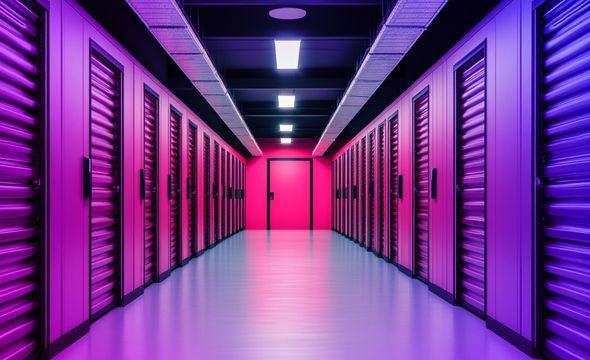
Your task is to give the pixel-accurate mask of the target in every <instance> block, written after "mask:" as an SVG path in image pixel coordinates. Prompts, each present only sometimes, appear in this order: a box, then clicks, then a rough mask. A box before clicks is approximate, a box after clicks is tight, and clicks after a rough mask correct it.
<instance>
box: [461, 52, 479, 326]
mask: <svg viewBox="0 0 590 360" xmlns="http://www.w3.org/2000/svg"><path fill="white" fill-rule="evenodd" d="M485 67H486V61H485V51H484V50H483V49H482V50H481V51H479V52H477V54H475V55H474V56H473V57H472V58H470V59H469V60H467V62H466V63H465V64H463V65H461V66H460V67H459V68H458V69H457V72H456V82H457V85H456V86H457V87H456V92H455V94H456V96H457V100H456V101H457V105H456V114H457V130H456V131H457V134H456V137H455V138H456V141H457V145H456V146H457V172H456V174H457V180H456V192H457V194H456V204H457V215H456V218H457V227H456V229H457V235H456V236H457V237H456V239H457V296H458V298H459V302H460V303H462V304H463V305H464V306H465V307H466V308H467V309H469V310H471V311H473V312H475V313H476V314H478V315H480V316H483V315H484V314H485V283H486V282H485V264H486V263H485V245H486V243H485V238H486V236H485V225H486V223H485V209H486V207H485V195H486V191H485V186H486V181H485V180H486V174H485V165H486V162H485V157H486V152H485V145H486V143H485V126H486V123H485V122H486V118H485V115H486V114H485V110H486V103H485V101H486V69H485Z"/></svg>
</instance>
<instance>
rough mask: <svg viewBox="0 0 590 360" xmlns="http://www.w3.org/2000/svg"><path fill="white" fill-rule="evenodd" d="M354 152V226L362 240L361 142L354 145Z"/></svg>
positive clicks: (358, 239)
mask: <svg viewBox="0 0 590 360" xmlns="http://www.w3.org/2000/svg"><path fill="white" fill-rule="evenodd" d="M354 152H355V156H354V164H355V165H354V177H355V205H354V211H355V213H354V215H355V217H354V228H355V233H354V238H355V240H356V241H360V226H359V225H360V224H359V218H360V214H359V212H360V191H359V187H360V177H359V174H360V170H359V168H360V160H359V143H358V142H357V143H356V145H355V146H354Z"/></svg>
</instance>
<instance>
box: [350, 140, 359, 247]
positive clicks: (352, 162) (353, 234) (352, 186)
mask: <svg viewBox="0 0 590 360" xmlns="http://www.w3.org/2000/svg"><path fill="white" fill-rule="evenodd" d="M355 159H356V153H355V150H354V145H353V146H352V147H351V149H350V179H351V183H350V227H351V228H350V237H351V238H353V239H355V240H356V222H355V216H356V203H357V199H358V196H357V195H358V194H357V193H356V191H357V185H356V176H355V175H356V173H355Z"/></svg>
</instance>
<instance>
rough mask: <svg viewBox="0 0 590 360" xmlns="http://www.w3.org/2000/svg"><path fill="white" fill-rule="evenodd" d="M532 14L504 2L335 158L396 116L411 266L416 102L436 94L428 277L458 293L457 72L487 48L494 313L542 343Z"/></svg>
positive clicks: (490, 307) (405, 255)
mask: <svg viewBox="0 0 590 360" xmlns="http://www.w3.org/2000/svg"><path fill="white" fill-rule="evenodd" d="M532 14H533V12H532V4H531V1H530V0H511V1H503V2H501V3H500V4H499V5H498V6H497V7H496V8H495V9H494V10H493V11H492V12H491V13H490V14H489V15H488V16H487V17H486V18H485V19H484V20H483V21H481V23H480V24H478V25H477V26H476V27H475V28H474V29H473V30H472V31H470V32H469V33H468V34H467V35H466V36H465V37H464V38H463V39H462V40H461V41H460V42H459V43H458V44H456V45H455V46H454V47H453V48H452V49H451V50H450V51H449V52H448V53H447V54H445V56H444V57H443V58H441V59H440V60H439V61H438V62H437V63H436V64H435V65H434V66H433V67H432V68H430V69H429V70H428V71H427V72H426V73H425V74H424V75H423V76H422V77H421V78H420V79H419V80H417V81H416V82H415V83H414V84H413V85H412V86H411V87H410V88H408V89H407V90H406V91H405V92H404V93H403V94H402V95H401V96H399V97H398V98H397V99H396V100H395V101H394V102H393V103H392V104H391V105H389V106H388V107H387V108H386V109H385V110H384V111H383V112H382V113H381V114H380V115H379V116H377V117H376V118H375V119H374V120H373V121H372V122H371V124H369V125H368V126H367V127H366V128H365V129H364V130H363V131H361V132H360V133H359V134H358V135H357V136H356V137H355V138H354V139H352V140H351V141H350V142H349V143H348V144H347V145H345V146H344V147H343V148H342V149H340V150H339V151H338V153H337V154H335V155H334V157H333V159H336V158H338V157H339V156H341V155H342V154H343V153H344V152H345V151H346V150H347V149H348V148H349V147H350V146H351V145H353V144H355V143H357V142H358V141H360V139H361V138H362V137H363V136H366V135H367V134H368V133H369V132H370V131H372V130H374V129H376V128H377V126H378V125H379V124H381V123H382V122H383V121H386V120H387V119H389V118H390V117H391V116H392V115H393V114H394V113H396V112H398V114H399V129H400V140H399V144H400V148H399V152H400V153H399V156H400V173H401V174H403V175H404V183H403V187H404V189H405V190H404V195H405V196H404V198H403V199H402V200H401V202H400V204H399V206H400V217H399V226H400V228H399V231H400V239H399V240H400V242H399V263H400V264H401V265H403V266H404V267H406V268H408V269H412V266H413V253H412V250H413V249H412V248H413V241H412V237H413V234H412V229H413V209H412V196H411V193H410V191H409V190H408V189H413V187H414V184H413V183H412V166H413V143H412V141H413V140H412V136H413V131H412V126H413V118H412V98H413V97H414V96H415V95H416V94H418V93H419V92H420V91H421V90H422V89H424V88H425V87H426V86H428V87H429V88H430V135H429V137H430V139H429V140H430V169H435V168H436V169H438V179H439V186H438V198H437V199H436V200H432V199H431V200H430V224H429V232H430V249H429V251H430V252H429V257H430V270H429V280H430V283H431V284H433V285H436V286H437V287H439V288H441V289H444V290H445V291H446V292H448V293H450V294H454V291H455V290H454V280H455V279H454V266H455V259H454V251H455V250H454V249H455V247H454V225H453V224H454V194H455V190H454V176H455V175H454V143H455V141H454V122H455V118H454V67H455V65H456V64H457V63H459V62H460V61H461V60H462V59H464V58H465V57H466V56H468V55H469V54H470V53H471V52H472V51H473V50H474V49H475V48H477V47H478V46H480V45H481V44H483V43H485V44H486V47H487V114H486V116H487V126H488V130H487V182H488V183H487V206H488V208H487V222H488V223H487V314H486V315H487V318H488V319H490V318H491V319H493V320H495V321H496V322H499V323H500V324H501V325H504V326H505V327H507V328H508V329H510V330H512V331H514V332H515V333H516V334H519V335H520V336H522V338H523V339H526V340H529V341H531V340H532V339H533V336H534V334H533V327H534V319H533V317H532V313H533V287H532V283H533V274H532V260H531V259H532V258H533V253H532V248H533V238H532V236H533V234H532V227H533V219H532V213H533V199H532V197H531V194H532V189H531V181H532V164H533V144H532V139H533V136H532V134H533V132H532V109H531V103H532V97H531V96H532V94H531V84H532V78H531V75H532V72H531V70H530V69H532V68H533V67H532V33H531V29H532V23H531V22H532V18H533V16H532ZM387 133H389V132H388V131H387ZM387 151H388V150H387ZM387 180H389V179H387ZM386 205H387V204H386ZM386 229H388V227H387V226H386Z"/></svg>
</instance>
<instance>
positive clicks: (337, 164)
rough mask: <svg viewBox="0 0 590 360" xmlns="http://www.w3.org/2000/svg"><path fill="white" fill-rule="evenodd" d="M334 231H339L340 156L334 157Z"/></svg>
mask: <svg viewBox="0 0 590 360" xmlns="http://www.w3.org/2000/svg"><path fill="white" fill-rule="evenodd" d="M335 165H336V231H337V232H340V196H341V195H342V194H341V193H340V158H337V159H336V164H335Z"/></svg>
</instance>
